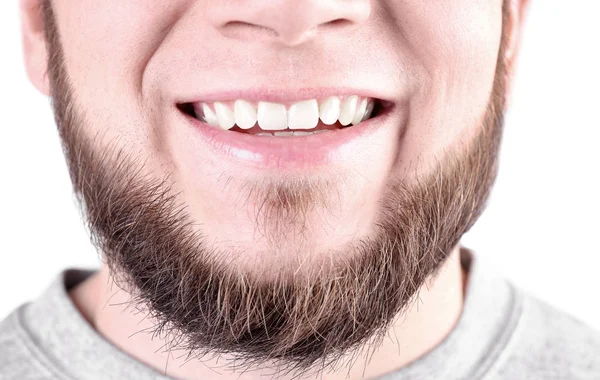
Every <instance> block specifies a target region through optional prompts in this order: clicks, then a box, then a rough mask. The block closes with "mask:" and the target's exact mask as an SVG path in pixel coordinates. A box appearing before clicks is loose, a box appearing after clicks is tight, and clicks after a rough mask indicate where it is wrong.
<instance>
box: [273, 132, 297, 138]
mask: <svg viewBox="0 0 600 380" xmlns="http://www.w3.org/2000/svg"><path fill="white" fill-rule="evenodd" d="M293 134H294V132H292V131H285V132H273V135H275V136H279V137H287V136H292V135H293Z"/></svg>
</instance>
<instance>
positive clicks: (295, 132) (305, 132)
mask: <svg viewBox="0 0 600 380" xmlns="http://www.w3.org/2000/svg"><path fill="white" fill-rule="evenodd" d="M312 134H314V132H308V131H294V136H308V135H312Z"/></svg>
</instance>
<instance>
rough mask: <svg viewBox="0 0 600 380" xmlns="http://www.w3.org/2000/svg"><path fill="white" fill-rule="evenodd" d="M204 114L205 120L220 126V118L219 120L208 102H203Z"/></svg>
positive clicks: (214, 125)
mask: <svg viewBox="0 0 600 380" xmlns="http://www.w3.org/2000/svg"><path fill="white" fill-rule="evenodd" d="M202 116H203V117H204V121H206V122H207V123H208V124H210V125H212V126H213V127H218V126H219V120H217V115H215V113H214V112H213V111H212V110H211V109H210V107H209V106H208V104H206V103H202Z"/></svg>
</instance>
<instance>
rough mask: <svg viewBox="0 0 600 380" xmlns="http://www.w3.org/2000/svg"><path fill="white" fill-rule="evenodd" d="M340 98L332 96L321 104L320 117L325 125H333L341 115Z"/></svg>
mask: <svg viewBox="0 0 600 380" xmlns="http://www.w3.org/2000/svg"><path fill="white" fill-rule="evenodd" d="M340 103H341V102H340V98H338V97H337V96H330V97H329V98H327V99H325V100H324V101H323V103H321V105H320V106H319V118H320V119H321V121H322V122H323V124H325V125H332V124H335V122H336V121H338V118H339V117H340Z"/></svg>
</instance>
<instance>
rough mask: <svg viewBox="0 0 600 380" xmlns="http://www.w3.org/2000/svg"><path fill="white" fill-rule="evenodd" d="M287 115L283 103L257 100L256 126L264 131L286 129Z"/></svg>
mask: <svg viewBox="0 0 600 380" xmlns="http://www.w3.org/2000/svg"><path fill="white" fill-rule="evenodd" d="M287 123H288V116H287V110H286V109H285V106H284V105H283V104H278V103H268V102H259V103H258V126H259V127H260V129H264V130H265V131H279V130H283V129H287Z"/></svg>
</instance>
